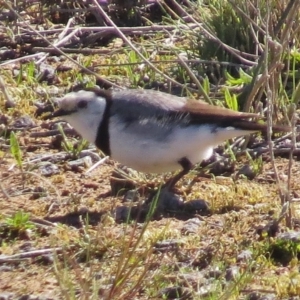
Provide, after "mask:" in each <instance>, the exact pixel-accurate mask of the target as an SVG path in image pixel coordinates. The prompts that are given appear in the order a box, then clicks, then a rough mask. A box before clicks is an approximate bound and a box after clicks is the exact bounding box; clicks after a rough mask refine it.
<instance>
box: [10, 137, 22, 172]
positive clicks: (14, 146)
mask: <svg viewBox="0 0 300 300" xmlns="http://www.w3.org/2000/svg"><path fill="white" fill-rule="evenodd" d="M9 142H10V152H11V154H12V156H13V158H14V159H15V161H16V163H17V165H18V167H19V168H20V169H21V171H23V164H22V151H21V148H20V146H19V143H18V140H17V137H16V135H15V133H14V132H13V131H12V132H11V133H10V137H9Z"/></svg>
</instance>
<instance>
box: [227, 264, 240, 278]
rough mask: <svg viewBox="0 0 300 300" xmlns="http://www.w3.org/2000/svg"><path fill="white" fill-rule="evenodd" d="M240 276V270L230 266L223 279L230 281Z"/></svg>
mask: <svg viewBox="0 0 300 300" xmlns="http://www.w3.org/2000/svg"><path fill="white" fill-rule="evenodd" d="M239 274H240V268H239V267H238V266H232V267H229V268H227V269H226V273H225V279H226V281H231V280H234V279H236V278H237V277H238V276H239Z"/></svg>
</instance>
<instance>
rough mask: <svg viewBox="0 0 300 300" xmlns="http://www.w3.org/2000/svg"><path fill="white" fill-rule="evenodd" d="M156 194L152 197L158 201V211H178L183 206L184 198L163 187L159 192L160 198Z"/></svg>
mask: <svg viewBox="0 0 300 300" xmlns="http://www.w3.org/2000/svg"><path fill="white" fill-rule="evenodd" d="M156 197H157V196H156V195H154V197H153V198H152V200H151V201H157V206H156V207H157V213H158V214H160V213H163V212H167V211H173V212H174V211H175V212H176V211H178V210H182V208H183V205H184V203H183V200H182V198H181V197H180V196H179V195H176V194H174V193H172V192H170V191H169V190H167V189H162V190H160V192H159V195H158V199H156Z"/></svg>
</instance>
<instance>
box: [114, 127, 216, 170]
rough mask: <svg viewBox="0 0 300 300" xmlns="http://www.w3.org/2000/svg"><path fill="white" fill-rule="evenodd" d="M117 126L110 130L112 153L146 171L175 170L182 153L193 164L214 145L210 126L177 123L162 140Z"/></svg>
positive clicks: (121, 160)
mask: <svg viewBox="0 0 300 300" xmlns="http://www.w3.org/2000/svg"><path fill="white" fill-rule="evenodd" d="M119 129H120V128H119ZM119 129H118V128H117V127H114V130H112V129H111V130H110V148H111V157H112V158H113V159H115V160H117V161H118V162H120V163H122V164H124V165H126V166H128V167H130V168H133V169H135V170H137V171H141V172H145V173H163V172H171V171H176V170H178V169H180V168H181V166H180V164H179V160H180V159H182V158H184V157H186V158H187V159H188V160H189V161H190V162H191V163H192V164H196V163H198V162H201V161H202V160H203V159H207V158H209V157H210V156H211V155H212V152H213V146H215V145H216V143H215V141H214V133H212V132H211V128H210V127H209V126H201V127H199V126H189V127H186V128H182V127H178V128H176V130H173V131H172V132H171V133H170V135H169V136H166V138H165V140H158V139H156V138H155V136H154V135H151V133H150V134H145V135H144V136H142V135H136V134H134V133H132V132H126V130H125V131H120V130H119ZM177 129H178V130H177ZM162 130H163V129H162Z"/></svg>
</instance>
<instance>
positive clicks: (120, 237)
mask: <svg viewBox="0 0 300 300" xmlns="http://www.w3.org/2000/svg"><path fill="white" fill-rule="evenodd" d="M299 21H300V2H299V1H291V0H290V1H288V0H281V1H279V0H263V1H257V2H256V3H255V4H254V2H253V1H250V0H248V1H241V0H220V1H216V0H208V1H200V0H194V1H193V0H185V1H179V0H178V1H175V0H168V1H167V0H165V1H146V0H144V1H116V0H114V1H112V0H111V1H91V2H90V4H87V2H86V1H67V0H65V1H38V0H36V1H22V0H18V1H17V2H14V1H2V2H1V3H0V36H1V38H0V88H1V93H0V178H1V179H0V253H1V255H0V267H1V268H2V267H3V270H5V272H0V291H1V292H0V298H1V297H2V296H3V295H2V294H1V293H2V291H3V292H9V293H12V295H13V296H12V297H13V298H15V299H17V298H20V297H21V296H24V295H35V296H36V297H38V296H41V297H42V296H44V297H46V296H47V297H48V298H49V299H211V300H212V299H264V297H265V296H266V297H267V296H270V295H271V296H270V297H273V298H274V299H275V298H276V299H297V298H296V297H298V295H299V293H300V274H299V255H300V254H299V253H300V248H299V240H300V237H299V235H297V231H298V229H299V223H298V219H299V204H298V200H299V192H300V188H299V183H298V180H297V179H298V178H297V176H298V175H299V162H298V156H299V153H300V152H299V149H298V148H297V147H298V145H297V141H298V139H299V137H298V136H297V132H292V133H290V134H286V135H285V136H282V135H274V134H272V132H271V126H272V124H275V123H276V124H292V125H296V124H297V117H296V112H297V109H298V105H299V104H298V102H299V99H300V76H299V67H300V52H299V49H300V27H299ZM94 85H99V86H100V87H102V88H125V87H126V88H145V89H149V88H150V89H158V90H161V91H165V92H169V93H172V94H177V95H182V96H185V95H188V96H190V97H194V98H197V99H198V98H199V99H200V98H201V99H202V100H204V101H207V102H209V103H213V104H215V105H221V106H225V107H229V108H231V109H234V110H241V111H251V112H256V113H260V114H262V115H263V116H264V117H265V122H267V124H268V126H269V131H268V134H267V135H266V136H256V137H247V138H244V137H243V138H239V139H236V140H234V141H230V142H228V143H226V144H225V145H223V146H220V147H218V148H217V149H216V153H217V155H215V156H214V157H213V158H212V159H210V160H209V161H207V162H203V163H202V164H201V166H197V167H196V168H195V170H194V171H193V172H191V173H192V174H190V175H189V176H187V177H186V178H185V179H184V180H182V181H181V184H180V185H179V187H178V191H177V192H178V194H179V195H180V197H181V198H182V199H184V202H182V200H181V199H178V198H175V200H173V198H170V200H169V201H170V203H169V205H166V207H164V205H162V204H161V202H160V198H159V197H158V198H157V199H156V201H153V202H152V205H151V204H148V201H147V199H148V198H150V195H151V191H153V188H156V189H159V187H160V184H161V183H162V182H163V181H164V180H165V176H169V174H164V175H157V176H154V175H148V174H138V173H136V172H135V171H132V170H127V169H126V168H123V167H120V166H118V165H116V164H115V163H114V162H112V161H107V160H105V159H103V155H102V153H100V152H98V151H97V150H96V149H95V148H93V146H91V145H88V144H87V143H86V142H85V141H78V136H77V134H76V133H75V132H74V131H73V130H72V129H71V128H69V127H68V126H67V125H66V124H64V123H61V124H57V122H48V121H47V122H46V121H43V120H42V118H40V117H37V116H36V111H37V110H39V109H41V110H43V109H44V108H45V105H49V106H50V107H51V106H52V105H53V102H54V101H55V98H56V97H60V96H61V95H63V94H65V93H66V92H67V91H70V90H76V89H79V88H81V87H83V86H94ZM87 157H88V159H86V158H87ZM94 163H98V165H99V166H98V167H97V168H96V169H95V168H90V167H91V165H93V164H94ZM114 167H116V169H115V170H114V171H113V169H114ZM112 171H113V173H112ZM128 189H129V190H130V191H129V192H128ZM111 190H113V191H115V193H114V194H115V195H112V194H111V193H110V191H111ZM202 199H205V201H204V200H202ZM136 200H138V201H137V202H136ZM173 202H175V203H176V205H177V206H174V207H173V206H171V203H173ZM207 203H209V205H208V204H207ZM154 204H156V206H155V207H154V206H153V205H154ZM178 207H179V208H178ZM182 207H183V209H182ZM289 234H290V236H289ZM16 278H17V279H16ZM16 280H17V281H18V282H16ZM3 297H4V296H3Z"/></svg>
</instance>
